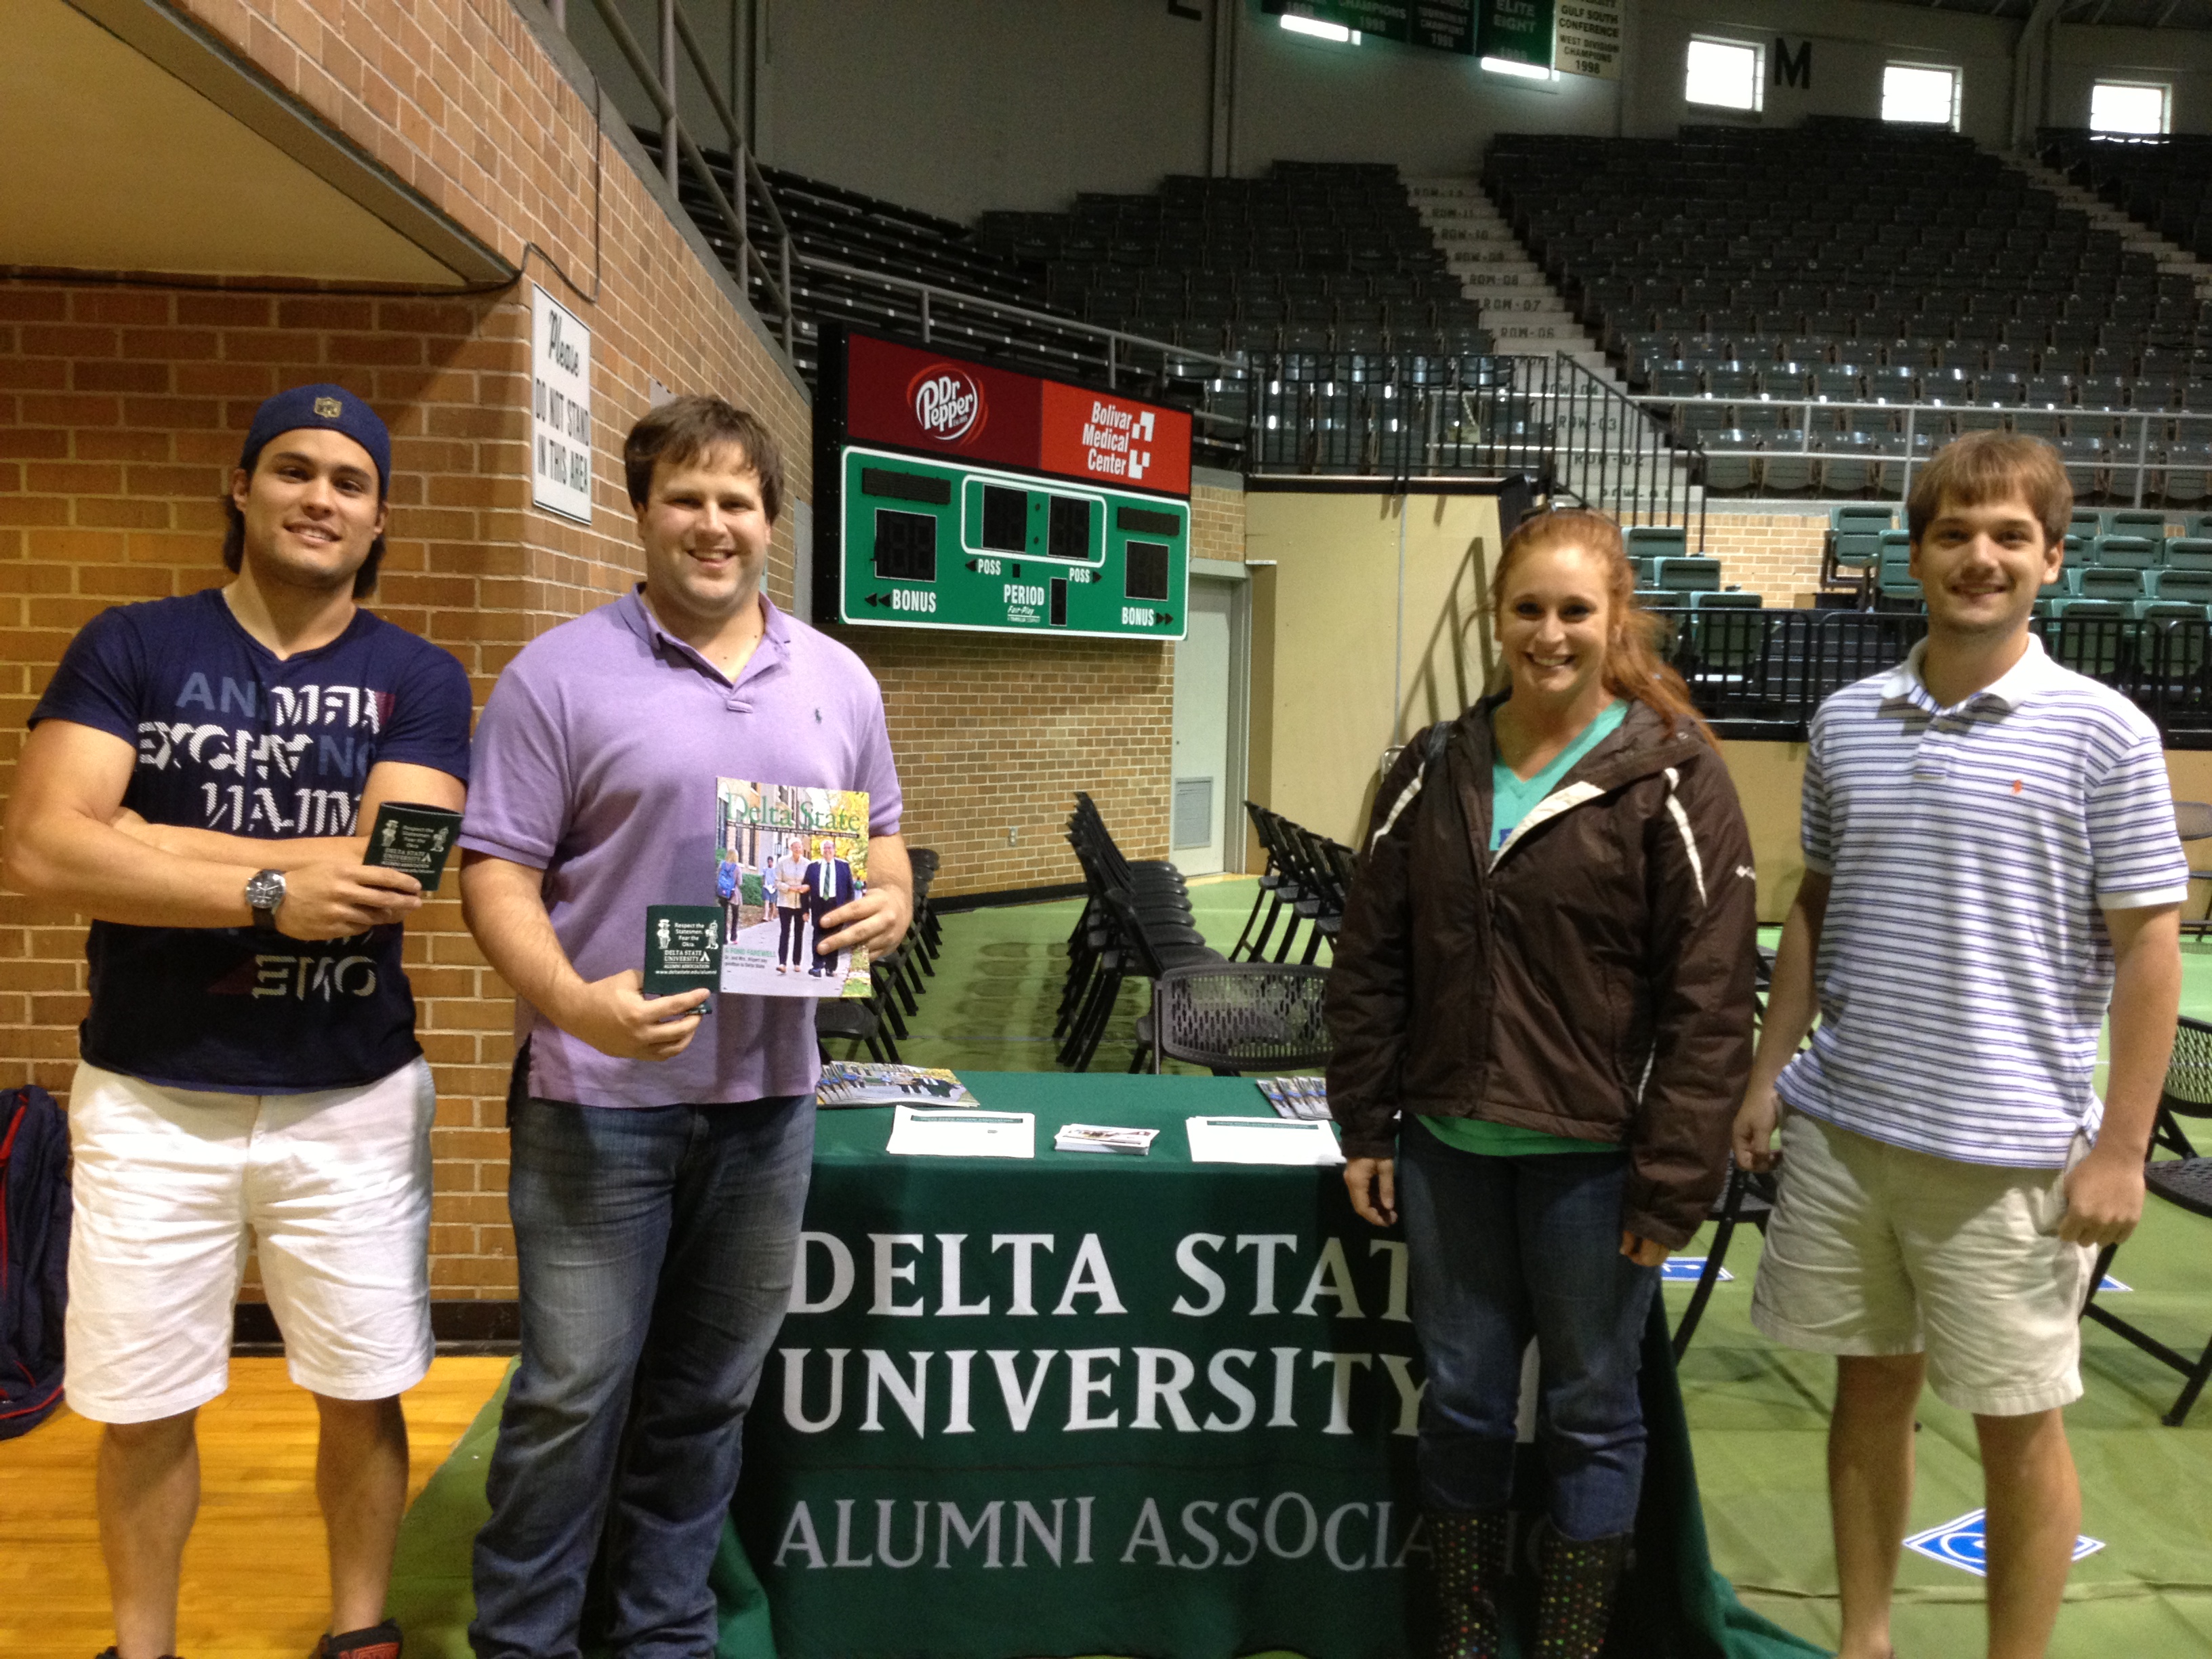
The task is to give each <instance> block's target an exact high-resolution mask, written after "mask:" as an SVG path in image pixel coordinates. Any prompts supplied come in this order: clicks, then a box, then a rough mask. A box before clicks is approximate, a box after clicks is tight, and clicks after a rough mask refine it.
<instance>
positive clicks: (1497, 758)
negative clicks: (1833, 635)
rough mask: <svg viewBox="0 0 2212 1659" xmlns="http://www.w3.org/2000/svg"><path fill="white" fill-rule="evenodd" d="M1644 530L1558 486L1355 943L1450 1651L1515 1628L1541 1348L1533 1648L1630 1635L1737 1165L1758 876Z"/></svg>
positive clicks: (1424, 750) (1355, 1062) (1348, 1008)
mask: <svg viewBox="0 0 2212 1659" xmlns="http://www.w3.org/2000/svg"><path fill="white" fill-rule="evenodd" d="M1634 587H1635V578H1634V575H1633V573H1632V567H1631V566H1630V564H1629V562H1628V560H1627V557H1626V553H1625V551H1624V550H1623V548H1622V545H1621V537H1620V531H1619V530H1618V529H1617V528H1616V527H1615V526H1613V523H1612V522H1611V521H1610V520H1607V519H1605V518H1603V517H1601V516H1600V515H1599V514H1597V513H1584V512H1559V513H1546V514H1543V515H1541V516H1540V517H1538V518H1536V519H1534V520H1530V521H1529V522H1528V523H1526V524H1524V525H1522V527H1521V528H1520V529H1519V530H1517V531H1516V532H1514V534H1513V536H1512V537H1511V538H1510V540H1508V542H1507V543H1506V544H1505V549H1504V554H1503V555H1502V556H1501V557H1500V559H1499V562H1498V573H1497V576H1496V578H1495V580H1494V582H1493V584H1492V593H1493V596H1494V603H1495V606H1496V614H1495V618H1494V621H1495V626H1496V629H1497V634H1498V645H1499V647H1500V649H1501V653H1502V655H1503V657H1504V679H1505V681H1506V684H1505V686H1504V689H1503V690H1500V691H1498V692H1496V693H1494V694H1493V695H1492V696H1488V697H1486V698H1485V699H1484V700H1483V701H1482V702H1480V703H1478V704H1476V705H1475V707H1474V708H1471V709H1469V710H1468V712H1467V713H1466V714H1463V715H1462V716H1461V717H1460V719H1459V720H1456V721H1454V722H1451V723H1450V724H1449V725H1439V726H1434V727H1431V728H1430V729H1429V730H1428V731H1427V732H1424V733H1422V734H1420V735H1419V736H1417V737H1416V738H1414V740H1413V742H1412V743H1410V744H1407V747H1406V750H1405V752H1404V753H1403V754H1402V755H1401V757H1399V760H1398V762H1397V763H1396V764H1395V766H1394V767H1392V768H1391V769H1390V773H1389V776H1388V777H1386V778H1385V779H1384V780H1383V787H1382V789H1381V791H1380V792H1379V793H1378V794H1377V795H1376V808H1375V816H1374V819H1373V822H1372V824H1371V826H1370V832H1369V836H1368V842H1367V846H1366V848H1365V849H1364V852H1365V857H1364V860H1363V862H1362V867H1361V870H1360V874H1359V877H1358V880H1357V881H1356V882H1355V883H1354V884H1353V886H1352V893H1351V896H1350V901H1349V903H1348V906H1347V909H1346V916H1345V921H1344V927H1343V931H1342V933H1341V936H1340V939H1339V941H1338V945H1337V952H1336V962H1335V967H1334V969H1333V971H1332V972H1331V975H1330V978H1329V992H1328V1014H1329V1024H1330V1028H1331V1030H1332V1031H1333V1032H1334V1036H1335V1040H1336V1052H1335V1057H1334V1059H1333V1060H1331V1061H1330V1063H1329V1068H1328V1097H1329V1103H1330V1106H1331V1109H1332V1110H1333V1111H1334V1115H1335V1116H1336V1118H1337V1121H1338V1122H1339V1123H1340V1125H1341V1126H1342V1129H1343V1139H1344V1151H1345V1155H1346V1158H1347V1160H1348V1162H1347V1163H1346V1166H1345V1181H1346V1184H1347V1185H1348V1186H1349V1187H1350V1188H1351V1190H1352V1203H1353V1206H1354V1207H1355V1208H1357V1209H1358V1212H1359V1213H1360V1214H1361V1215H1362V1216H1364V1218H1366V1219H1367V1220H1369V1221H1370V1222H1372V1223H1374V1224H1375V1225H1378V1226H1381V1225H1389V1223H1390V1222H1393V1221H1395V1219H1396V1218H1397V1216H1398V1212H1399V1206H1400V1204H1401V1201H1402V1204H1403V1208H1404V1214H1405V1219H1406V1237H1407V1243H1408V1245H1409V1246H1410V1247H1411V1256H1412V1268H1413V1308H1412V1311H1413V1324H1414V1328H1415V1330H1416V1332H1417V1333H1418V1334H1419V1338H1420V1341H1421V1346H1422V1352H1423V1354H1424V1357H1425V1361H1426V1363H1427V1366H1428V1373H1429V1379H1428V1392H1427V1395H1426V1396H1425V1399H1424V1401H1423V1404H1422V1408H1421V1413H1422V1414H1421V1425H1420V1442H1419V1470H1420V1479H1421V1486H1422V1501H1423V1504H1424V1507H1425V1510H1426V1513H1427V1518H1428V1523H1429V1528H1430V1534H1431V1539H1432V1540H1433V1541H1434V1547H1435V1552H1436V1558H1435V1559H1436V1565H1437V1589H1438V1595H1439V1597H1440V1601H1441V1615H1442V1617H1441V1632H1440V1635H1439V1638H1438V1644H1437V1653H1438V1654H1439V1655H1440V1656H1444V1659H1486V1656H1490V1655H1494V1654H1496V1653H1498V1652H1499V1651H1500V1647H1499V1640H1500V1638H1499V1636H1498V1611H1497V1605H1496V1597H1497V1595H1498V1591H1499V1589H1500V1587H1501V1585H1502V1581H1503V1579H1504V1572H1505V1565H1506V1548H1507V1536H1508V1533H1507V1523H1506V1515H1505V1509H1506V1501H1507V1497H1508V1494H1509V1489H1510V1483H1511V1473H1512V1461H1513V1443H1514V1423H1515V1418H1516V1413H1517V1408H1518V1404H1519V1395H1520V1378H1521V1362H1522V1352H1523V1351H1524V1349H1525V1348H1526V1346H1527V1345H1528V1340H1529V1339H1530V1338H1531V1337H1534V1339H1535V1341H1536V1345H1537V1351H1538V1354H1539V1357H1540V1383H1539V1392H1540V1395H1541V1409H1540V1411H1539V1413H1538V1416H1537V1442H1538V1444H1539V1446H1540V1448H1541V1451H1542V1453H1543V1456H1544V1460H1545V1463H1546V1466H1547V1470H1548V1472H1549V1474H1550V1477H1551V1480H1550V1500H1549V1520H1550V1526H1549V1528H1547V1532H1546V1536H1545V1538H1544V1541H1543V1544H1542V1547H1541V1551H1540V1557H1539V1559H1540V1563H1541V1592H1540V1598H1539V1604H1538V1605H1539V1613H1538V1631H1537V1646H1536V1653H1537V1655H1538V1656H1540V1659H1587V1656H1591V1655H1595V1653H1596V1652H1597V1651H1598V1649H1599V1646H1600V1645H1601V1643H1602V1641H1603V1638H1604V1635H1605V1628H1606V1622H1607V1616H1608V1614H1609V1612H1610V1609H1611V1606H1612V1601H1613V1592H1614V1589H1615V1587H1616V1586H1617V1584H1618V1583H1619V1580H1620V1572H1621V1570H1622V1567H1623V1565H1624V1564H1625V1562H1626V1555H1627V1547H1628V1538H1629V1534H1630V1533H1631V1530H1632V1527H1633V1525H1634V1522H1635V1517H1636V1506H1637V1499H1638V1493H1639V1491H1640V1488H1641V1484H1642V1480H1643V1469H1644V1423H1643V1413H1642V1409H1641V1407H1640V1405H1639V1403H1638V1395H1637V1380H1636V1379H1637V1368H1638V1352H1639V1347H1640V1343H1641V1339H1642V1336H1643V1332H1644V1323H1645V1321H1646V1318H1647V1316H1648V1315H1649V1312H1650V1304H1651V1297H1652V1296H1653V1295H1654V1293H1655V1291H1656V1286H1657V1284H1658V1278H1659V1265H1660V1263H1661V1262H1662V1261H1664V1260H1665V1259H1666V1256H1667V1253H1668V1251H1669V1250H1672V1249H1677V1248H1679V1247H1680V1246H1681V1245H1682V1244H1684V1243H1687V1242H1688V1241H1689V1238H1690V1237H1691V1235H1692V1233H1694V1232H1695V1231H1697V1228H1698V1225H1699V1223H1700V1222H1701V1221H1702V1220H1703V1218H1704V1217H1705V1211H1706V1208H1707V1206H1709V1205H1710V1204H1711V1201H1712V1198H1713V1195H1714V1194H1716V1193H1717V1191H1718V1190H1719V1189H1720V1187H1721V1183H1722V1182H1723V1178H1724V1176H1725V1175H1726V1169H1727V1160H1728V1152H1729V1124H1730V1121H1731V1118H1732V1116H1733V1114H1734V1110H1735V1101H1736V1099H1737V1097H1739V1096H1740V1095H1741V1092H1742V1088H1743V1081H1744V1077H1745V1074H1746V1072H1747V1069H1748V1066H1749V1064H1750V1059H1751V1029H1752V1000H1751V999H1752V982H1753V980H1752V976H1753V959H1754V954H1755V950H1756V945H1755V930H1756V926H1757V923H1756V913H1755V905H1754V900H1755V897H1756V884H1755V883H1754V881H1753V874H1752V863H1751V848H1750V842H1749V838H1748V837H1747V835H1746V833H1745V829H1744V823H1743V815H1742V812H1741V809H1740V807H1739V806H1738V805H1737V802H1736V798H1735V788H1734V787H1733V786H1732V785H1731V784H1730V782H1729V775H1728V771H1727V769H1726V767H1725V766H1724V765H1723V763H1722V761H1721V757H1720V756H1719V754H1718V752H1717V750H1716V749H1715V747H1714V746H1713V743H1712V738H1711V732H1708V731H1707V730H1706V728H1705V723H1704V722H1703V721H1702V720H1699V717H1698V715H1697V713H1696V711H1695V710H1694V709H1693V708H1692V707H1691V703H1690V699H1689V694H1688V691H1687V690H1686V688H1685V687H1684V685H1683V684H1682V681H1681V679H1680V677H1679V676H1678V675H1676V674H1675V673H1674V671H1673V670H1672V669H1670V668H1668V667H1667V666H1666V665H1664V664H1663V663H1662V661H1661V660H1660V659H1659V657H1658V655H1657V653H1656V651H1655V649H1654V640H1655V637H1656V633H1657V626H1658V625H1657V623H1656V619H1655V618H1652V617H1649V616H1646V615H1645V614H1644V613H1643V612H1641V611H1638V609H1637V608H1636V606H1635V601H1634Z"/></svg>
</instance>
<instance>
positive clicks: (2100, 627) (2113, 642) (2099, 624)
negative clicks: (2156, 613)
mask: <svg viewBox="0 0 2212 1659" xmlns="http://www.w3.org/2000/svg"><path fill="white" fill-rule="evenodd" d="M2126 574H2129V575H2131V576H2140V575H2141V574H2142V573H2141V572H2140V571H2132V570H2131V571H2129V572H2128V573H2126ZM2052 609H2053V610H2054V611H2056V613H2057V621H2056V623H2055V625H2054V626H2052V627H2051V628H2049V629H2046V630H2045V635H2044V645H2045V648H2047V649H2048V650H2049V651H2050V653H2051V657H2052V658H2053V659H2055V660H2056V661H2057V663H2058V664H2059V665H2061V666H2062V667H2066V668H2070V669H2072V670H2073V671H2075V673H2077V674H2087V675H2089V676H2091V677H2092V678H2095V677H2097V676H2100V675H2105V674H2111V673H2113V672H2116V671H2118V668H2119V665H2120V659H2121V657H2122V654H2123V653H2124V651H2125V649H2126V646H2127V635H2128V632H2129V630H2128V629H2124V628H2119V627H2117V626H2115V625H2114V624H2115V623H2122V622H2132V621H2133V620H2134V619H2135V609H2136V608H2135V605H2134V602H2133V600H2131V599H2102V598H2097V599H2060V600H2059V601H2058V602H2057V605H2054V606H2053V607H2052Z"/></svg>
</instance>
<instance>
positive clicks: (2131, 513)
mask: <svg viewBox="0 0 2212 1659" xmlns="http://www.w3.org/2000/svg"><path fill="white" fill-rule="evenodd" d="M2105 535H2106V538H2107V539H2110V538H2112V537H2114V536H2142V537H2144V538H2148V540H2150V541H2151V542H2154V543H2157V542H2162V541H2164V540H2165V539H2166V514H2165V513H2159V512H2154V511H2153V510H2151V509H2150V508H2148V507H2114V508H2112V510H2111V511H2109V512H2107V513H2106V514H2105Z"/></svg>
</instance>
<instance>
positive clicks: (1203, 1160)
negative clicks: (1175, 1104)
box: [1183, 1117, 1344, 1164]
mask: <svg viewBox="0 0 2212 1659" xmlns="http://www.w3.org/2000/svg"><path fill="white" fill-rule="evenodd" d="M1183 1124H1184V1127H1186V1128H1188V1130H1189V1131H1190V1161H1191V1162H1192V1163H1194V1164H1341V1163H1343V1162H1344V1153H1343V1152H1342V1151H1341V1150H1340V1148H1339V1147H1338V1146H1337V1144H1336V1131H1335V1127H1334V1125H1332V1124H1328V1123H1315V1122H1310V1121H1299V1120H1294V1119H1291V1118H1281V1117H1193V1118H1185V1119H1184V1120H1183Z"/></svg>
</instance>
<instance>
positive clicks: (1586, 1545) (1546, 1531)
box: [1535, 1522, 1630, 1659]
mask: <svg viewBox="0 0 2212 1659" xmlns="http://www.w3.org/2000/svg"><path fill="white" fill-rule="evenodd" d="M1629 1536H1630V1535H1629V1534H1627V1533H1625V1532H1623V1533H1615V1534H1613V1536H1612V1537H1610V1538H1591V1539H1587V1540H1576V1539H1571V1538H1562V1537H1560V1536H1559V1534H1558V1533H1557V1532H1554V1531H1553V1529H1552V1528H1551V1526H1550V1524H1549V1523H1548V1522H1547V1523H1546V1524H1545V1526H1544V1527H1543V1528H1542V1535H1541V1538H1540V1539H1539V1540H1538V1542H1537V1547H1536V1560H1537V1600H1536V1653H1535V1659H1597V1654H1598V1650H1600V1649H1601V1648H1602V1647H1604V1645H1605V1631H1606V1626H1607V1623H1608V1622H1609V1621H1610V1620H1611V1619H1612V1617H1613V1593H1614V1592H1615V1591H1616V1590H1618V1589H1620V1575H1621V1574H1622V1572H1623V1571H1626V1568H1627V1565H1628V1546H1629Z"/></svg>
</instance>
